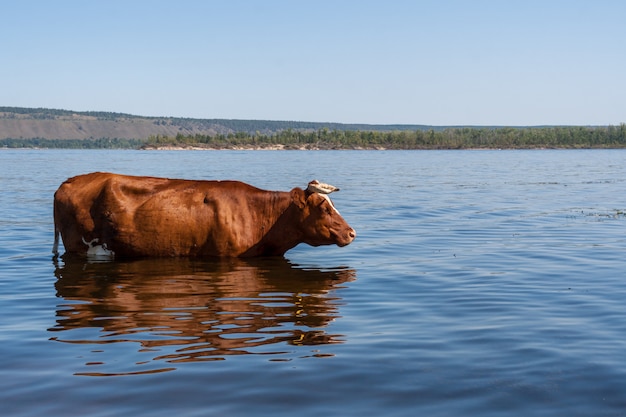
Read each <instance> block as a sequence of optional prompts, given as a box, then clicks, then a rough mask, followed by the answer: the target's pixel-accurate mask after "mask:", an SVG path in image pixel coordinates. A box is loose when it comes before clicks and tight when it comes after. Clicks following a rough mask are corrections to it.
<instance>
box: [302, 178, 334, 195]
mask: <svg viewBox="0 0 626 417" xmlns="http://www.w3.org/2000/svg"><path fill="white" fill-rule="evenodd" d="M306 190H307V191H308V192H310V193H320V194H330V193H332V192H334V191H339V188H337V187H335V186H333V185H330V184H324V183H323V182H319V181H318V180H313V181H311V182H310V183H309V186H308V187H307V189H306Z"/></svg>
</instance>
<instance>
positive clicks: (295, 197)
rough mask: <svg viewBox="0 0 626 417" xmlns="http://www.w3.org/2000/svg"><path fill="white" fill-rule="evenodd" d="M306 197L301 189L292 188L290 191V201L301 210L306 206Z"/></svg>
mask: <svg viewBox="0 0 626 417" xmlns="http://www.w3.org/2000/svg"><path fill="white" fill-rule="evenodd" d="M306 197H307V196H306V193H305V192H304V190H303V189H302V188H294V189H293V190H291V200H292V201H293V203H294V204H295V205H296V206H297V207H298V208H299V209H303V208H304V206H305V205H306Z"/></svg>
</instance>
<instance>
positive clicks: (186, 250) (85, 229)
mask: <svg viewBox="0 0 626 417" xmlns="http://www.w3.org/2000/svg"><path fill="white" fill-rule="evenodd" d="M312 183H313V186H311V187H309V188H307V190H302V189H300V188H294V189H293V190H291V191H290V192H280V191H265V190H261V189H258V188H255V187H253V186H251V185H248V184H244V183H242V182H238V181H193V180H180V179H167V178H155V177H135V176H127V175H118V174H111V173H103V172H95V173H91V174H86V175H80V176H77V177H73V178H70V179H68V180H67V181H65V182H64V183H63V184H61V186H60V187H59V189H58V190H57V191H56V193H55V194H54V228H55V241H54V248H53V252H54V253H55V254H58V243H59V234H60V235H61V238H62V239H63V245H64V246H65V251H66V253H71V254H73V253H77V254H85V253H86V254H87V255H88V256H91V255H93V256H104V257H109V258H112V257H113V256H115V257H122V258H133V257H143V256H156V257H175V256H190V257H253V256H275V255H283V254H284V253H285V252H286V251H287V250H289V249H291V248H293V247H294V246H296V245H298V244H299V243H308V244H309V245H312V246H319V245H330V244H337V245H339V246H345V245H348V244H349V243H350V242H352V241H353V240H354V238H355V236H356V233H355V231H354V229H352V228H351V227H350V226H349V225H348V224H347V223H346V221H345V220H344V219H343V218H342V217H341V215H340V214H339V212H338V211H337V210H336V209H335V207H334V205H333V203H332V202H331V201H330V199H329V198H328V196H327V195H325V194H324V193H323V192H318V191H317V190H319V183H318V182H317V181H312ZM322 185H326V184H322ZM333 188H334V187H333Z"/></svg>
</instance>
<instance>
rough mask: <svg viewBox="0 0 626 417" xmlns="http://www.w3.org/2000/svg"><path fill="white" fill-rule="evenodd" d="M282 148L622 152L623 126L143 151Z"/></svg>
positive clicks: (254, 140)
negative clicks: (549, 149)
mask: <svg viewBox="0 0 626 417" xmlns="http://www.w3.org/2000/svg"><path fill="white" fill-rule="evenodd" d="M278 145H280V146H283V147H284V148H286V149H535V148H573V149H576V148H624V147H626V124H623V123H622V124H621V125H620V126H606V127H582V126H575V127H541V128H509V127H506V128H470V127H464V128H447V129H444V130H440V131H436V130H433V129H429V130H412V131H404V130H403V131H389V132H379V131H351V130H328V129H319V130H316V131H295V130H291V129H288V130H284V131H281V132H278V133H276V134H273V135H263V134H248V133H243V132H239V133H234V134H228V135H213V136H208V135H190V136H186V135H182V134H179V135H176V136H175V137H167V136H151V137H150V138H148V140H147V141H146V143H145V144H144V145H143V148H160V147H167V146H172V147H206V148H216V149H221V148H233V147H241V148H269V147H275V146H278Z"/></svg>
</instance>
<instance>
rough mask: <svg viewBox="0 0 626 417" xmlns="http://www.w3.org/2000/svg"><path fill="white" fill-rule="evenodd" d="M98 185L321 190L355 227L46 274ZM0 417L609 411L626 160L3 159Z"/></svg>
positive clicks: (484, 155) (367, 154)
mask: <svg viewBox="0 0 626 417" xmlns="http://www.w3.org/2000/svg"><path fill="white" fill-rule="evenodd" d="M97 170H106V171H115V172H122V173H129V174H142V175H143V174H146V175H161V176H170V177H184V178H198V179H209V178H219V179H225V178H228V179H239V180H243V181H246V182H250V183H252V184H254V185H257V186H260V187H262V188H268V189H281V190H288V189H291V188H292V187H294V186H301V187H302V186H304V185H306V184H307V183H308V181H310V180H311V179H314V178H317V179H319V180H321V181H324V182H328V183H331V184H334V185H337V186H339V187H341V189H342V191H341V192H339V193H337V194H333V197H334V201H335V204H336V206H337V208H338V209H339V211H340V212H341V213H342V215H343V216H344V218H345V219H346V220H347V221H348V222H349V223H350V224H351V225H352V226H353V227H354V228H355V229H356V230H357V233H358V236H357V239H356V240H355V241H354V242H353V243H352V244H351V245H350V246H347V247H345V248H338V247H330V246H329V247H319V248H312V247H308V246H303V245H302V246H298V247H296V248H295V249H293V250H291V251H289V252H287V254H286V259H284V260H283V259H271V260H253V261H235V260H233V261H228V262H204V261H198V260H195V261H191V260H175V259H168V260H142V261H137V262H113V263H87V262H83V261H70V260H66V261H65V262H64V261H63V260H61V261H59V262H58V263H57V264H55V263H54V262H53V261H52V258H51V253H50V250H51V247H52V239H53V229H52V195H53V193H54V191H55V189H56V188H57V187H58V186H59V184H60V183H61V182H62V181H64V180H65V179H66V178H67V177H70V176H73V175H76V174H79V173H85V172H90V171H97ZM0 180H1V183H2V192H1V193H0V212H1V213H2V218H0V312H1V313H2V320H1V321H0V404H2V405H1V406H0V408H1V409H2V414H3V415H11V416H40V415H46V416H49V415H63V416H79V415H80V416H83V415H90V416H117V415H131V414H134V415H150V416H169V415H173V414H172V413H175V414H176V415H180V416H196V415H197V416H206V415H217V416H250V415H278V416H281V415H285V416H287V415H289V416H291V415H294V414H295V415H303V416H319V415H324V414H326V415H342V416H351V415H354V416H356V415H359V416H361V415H368V416H369V415H385V416H415V415H428V416H451V415H480V416H489V415H494V416H495V415H498V416H502V415H511V416H513V415H514V416H519V415H534V416H563V415H567V416H589V415H593V416H623V415H626V363H625V362H624V357H625V356H624V354H625V352H626V338H625V337H624V335H625V334H626V303H624V300H625V299H626V284H625V283H624V271H625V270H626V260H625V257H624V253H625V249H626V239H625V226H626V215H625V214H624V211H626V193H625V192H624V191H625V185H626V151H623V150H593V151H586V150H577V151H552V150H545V151H441V152H439V151H415V152H394V151H389V152H387V151H384V152H377V151H354V152H353V151H339V152H332V151H329V152H322V151H320V152H306V151H294V152H291V151H284V152H283V151H280V152H271V151H268V152H261V151H256V152H255V151H249V152H246V151H232V152H231V151H207V152H202V151H199V152H195V151H185V152H176V151H173V152H165V151H163V152H156V151H155V152H151V151H143V152H142V151H46V150H36V151H31V150H29V151H26V150H1V151H0Z"/></svg>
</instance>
